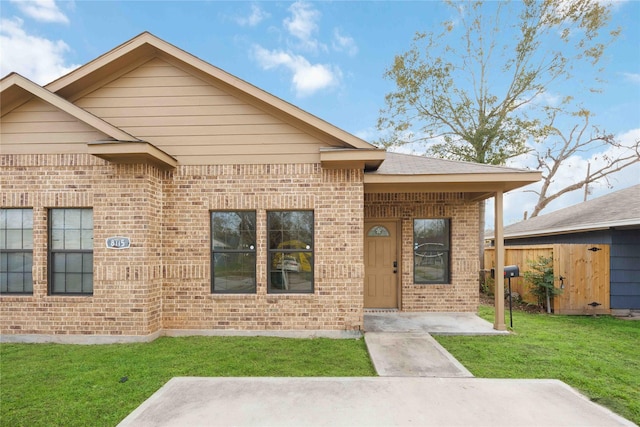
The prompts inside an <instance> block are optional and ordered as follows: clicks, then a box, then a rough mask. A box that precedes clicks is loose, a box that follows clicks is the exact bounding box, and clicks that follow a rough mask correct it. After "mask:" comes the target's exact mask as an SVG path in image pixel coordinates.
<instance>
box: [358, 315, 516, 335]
mask: <svg viewBox="0 0 640 427" xmlns="http://www.w3.org/2000/svg"><path fill="white" fill-rule="evenodd" d="M364 330H365V332H423V333H424V332H426V333H428V334H434V335H508V334H509V332H508V331H497V330H495V329H493V325H492V324H491V323H489V322H487V321H486V320H484V319H482V318H480V317H479V316H478V315H476V314H474V313H405V312H396V313H365V314H364Z"/></svg>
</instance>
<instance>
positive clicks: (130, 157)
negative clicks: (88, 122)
mask: <svg viewBox="0 0 640 427" xmlns="http://www.w3.org/2000/svg"><path fill="white" fill-rule="evenodd" d="M87 148H88V152H89V154H92V155H94V156H96V157H99V158H101V159H104V160H107V161H108V162H111V163H115V164H150V165H154V166H156V167H157V168H158V169H162V170H170V169H174V168H175V167H176V166H178V161H177V160H176V159H175V158H174V157H172V156H171V155H169V154H167V153H165V152H164V151H162V150H160V149H159V148H157V147H156V146H154V145H153V144H150V143H149V142H146V141H94V142H90V143H88V144H87Z"/></svg>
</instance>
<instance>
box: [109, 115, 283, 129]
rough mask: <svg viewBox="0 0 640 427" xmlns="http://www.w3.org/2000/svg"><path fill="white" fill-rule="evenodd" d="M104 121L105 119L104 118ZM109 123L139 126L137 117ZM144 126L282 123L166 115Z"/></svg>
mask: <svg viewBox="0 0 640 427" xmlns="http://www.w3.org/2000/svg"><path fill="white" fill-rule="evenodd" d="M105 119H107V118H106V117H105ZM109 119H110V120H109V121H110V122H111V123H113V122H117V123H118V126H121V127H127V128H129V129H134V128H135V126H139V124H140V119H139V118H138V117H109ZM144 122H145V125H146V126H151V127H154V126H176V127H178V126H225V125H268V124H275V125H279V124H281V123H282V121H280V120H278V119H276V118H275V117H273V116H269V115H267V114H247V115H240V114H233V115H224V116H223V115H215V116H214V115H211V116H185V115H168V116H162V117H147V118H145V120H144Z"/></svg>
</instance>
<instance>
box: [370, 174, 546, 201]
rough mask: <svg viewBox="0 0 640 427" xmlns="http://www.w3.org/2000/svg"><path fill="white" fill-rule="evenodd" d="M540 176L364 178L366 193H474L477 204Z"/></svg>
mask: <svg viewBox="0 0 640 427" xmlns="http://www.w3.org/2000/svg"><path fill="white" fill-rule="evenodd" d="M541 175H542V174H541V172H537V171H534V172H531V171H527V172H510V173H484V174H483V173H474V174H432V175H428V174H423V175H409V174H403V175H385V174H376V173H370V174H365V176H364V184H365V192H371V193H381V192H389V191H396V192H397V191H401V192H417V191H420V192H422V191H430V192H433V191H436V192H439V191H454V192H458V191H459V192H465V193H477V194H478V195H477V196H476V197H478V200H482V199H483V198H489V197H491V196H492V195H493V193H495V192H497V191H502V192H508V191H511V190H515V189H517V188H521V187H524V186H526V185H529V184H532V183H535V182H538V181H539V180H540V178H541Z"/></svg>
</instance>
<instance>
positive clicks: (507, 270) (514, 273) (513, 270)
mask: <svg viewBox="0 0 640 427" xmlns="http://www.w3.org/2000/svg"><path fill="white" fill-rule="evenodd" d="M495 277H496V270H495V269H493V268H492V269H491V278H492V279H495ZM504 277H505V278H507V279H509V281H508V282H509V325H510V326H511V327H512V328H513V309H512V301H511V278H512V277H520V268H518V266H517V265H505V266H504Z"/></svg>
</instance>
